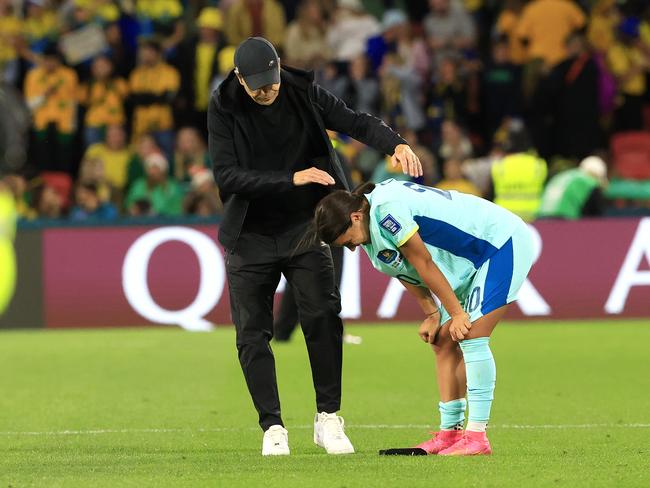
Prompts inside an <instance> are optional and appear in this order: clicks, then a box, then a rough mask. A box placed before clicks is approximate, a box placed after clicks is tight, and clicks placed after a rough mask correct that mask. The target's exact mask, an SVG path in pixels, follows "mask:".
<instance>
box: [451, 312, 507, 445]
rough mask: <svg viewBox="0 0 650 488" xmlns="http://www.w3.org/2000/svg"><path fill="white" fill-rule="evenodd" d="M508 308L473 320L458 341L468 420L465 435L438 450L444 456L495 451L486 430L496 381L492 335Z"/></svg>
mask: <svg viewBox="0 0 650 488" xmlns="http://www.w3.org/2000/svg"><path fill="white" fill-rule="evenodd" d="M507 309H508V306H507V305H505V306H503V307H500V308H498V309H496V310H494V311H492V312H490V313H489V314H487V315H485V316H483V317H481V318H479V319H478V320H476V321H475V322H473V323H472V328H471V329H470V331H469V334H468V335H467V336H466V337H465V339H464V340H463V341H461V342H460V343H459V344H460V347H461V349H462V352H463V358H464V363H465V371H466V376H467V398H468V403H469V422H468V423H467V430H466V431H465V434H464V435H463V437H462V438H461V439H460V440H459V441H458V442H456V444H454V445H453V446H451V447H449V448H447V449H444V450H442V451H440V452H439V454H440V455H442V456H474V455H480V454H492V448H491V446H490V442H489V441H488V438H487V435H486V432H485V431H486V427H487V422H488V419H489V417H490V408H491V406H492V400H493V398H494V386H495V383H496V367H495V364H494V358H493V356H492V351H491V350H490V346H489V337H490V335H491V334H492V331H493V330H494V328H495V327H496V325H497V324H498V323H499V321H500V320H501V319H502V318H503V316H504V315H505V313H506V310H507Z"/></svg>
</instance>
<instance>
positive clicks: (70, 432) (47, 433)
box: [0, 423, 650, 437]
mask: <svg viewBox="0 0 650 488" xmlns="http://www.w3.org/2000/svg"><path fill="white" fill-rule="evenodd" d="M311 428H313V426H312V425H293V426H289V429H303V430H306V429H311ZM348 428H349V429H350V430H355V429H432V428H433V427H432V426H431V425H426V424H361V425H350V426H348ZM604 428H605V429H613V428H624V429H647V428H650V424H640V423H637V424H538V425H534V424H533V425H517V424H501V425H491V426H490V429H522V430H534V429H604ZM256 430H259V428H258V427H250V428H236V427H222V428H212V429H207V428H206V429H92V430H58V431H43V432H30V431H23V432H0V436H5V437H7V436H66V435H70V436H73V435H102V434H170V433H186V434H195V433H210V432H241V431H256Z"/></svg>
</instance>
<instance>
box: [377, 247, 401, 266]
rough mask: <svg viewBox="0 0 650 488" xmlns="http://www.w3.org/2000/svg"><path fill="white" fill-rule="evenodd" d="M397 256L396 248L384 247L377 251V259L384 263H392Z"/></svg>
mask: <svg viewBox="0 0 650 488" xmlns="http://www.w3.org/2000/svg"><path fill="white" fill-rule="evenodd" d="M396 257H397V251H395V250H394V249H384V250H382V251H379V252H378V253H377V259H379V260H380V261H381V262H382V263H384V264H390V263H392V262H393V261H395V258H396Z"/></svg>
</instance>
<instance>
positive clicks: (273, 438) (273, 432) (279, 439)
mask: <svg viewBox="0 0 650 488" xmlns="http://www.w3.org/2000/svg"><path fill="white" fill-rule="evenodd" d="M288 455H289V433H288V432H287V429H285V428H284V427H282V426H281V425H272V426H271V427H269V428H268V430H267V431H266V432H264V439H263V440H262V456H288Z"/></svg>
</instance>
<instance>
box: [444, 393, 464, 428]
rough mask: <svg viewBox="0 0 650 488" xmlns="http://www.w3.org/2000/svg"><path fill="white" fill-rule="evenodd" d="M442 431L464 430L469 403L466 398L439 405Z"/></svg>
mask: <svg viewBox="0 0 650 488" xmlns="http://www.w3.org/2000/svg"><path fill="white" fill-rule="evenodd" d="M438 408H439V409H440V429H441V430H463V424H464V423H465V409H466V408H467V402H466V401H465V399H464V398H459V399H458V400H452V401H450V402H440V403H438Z"/></svg>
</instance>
